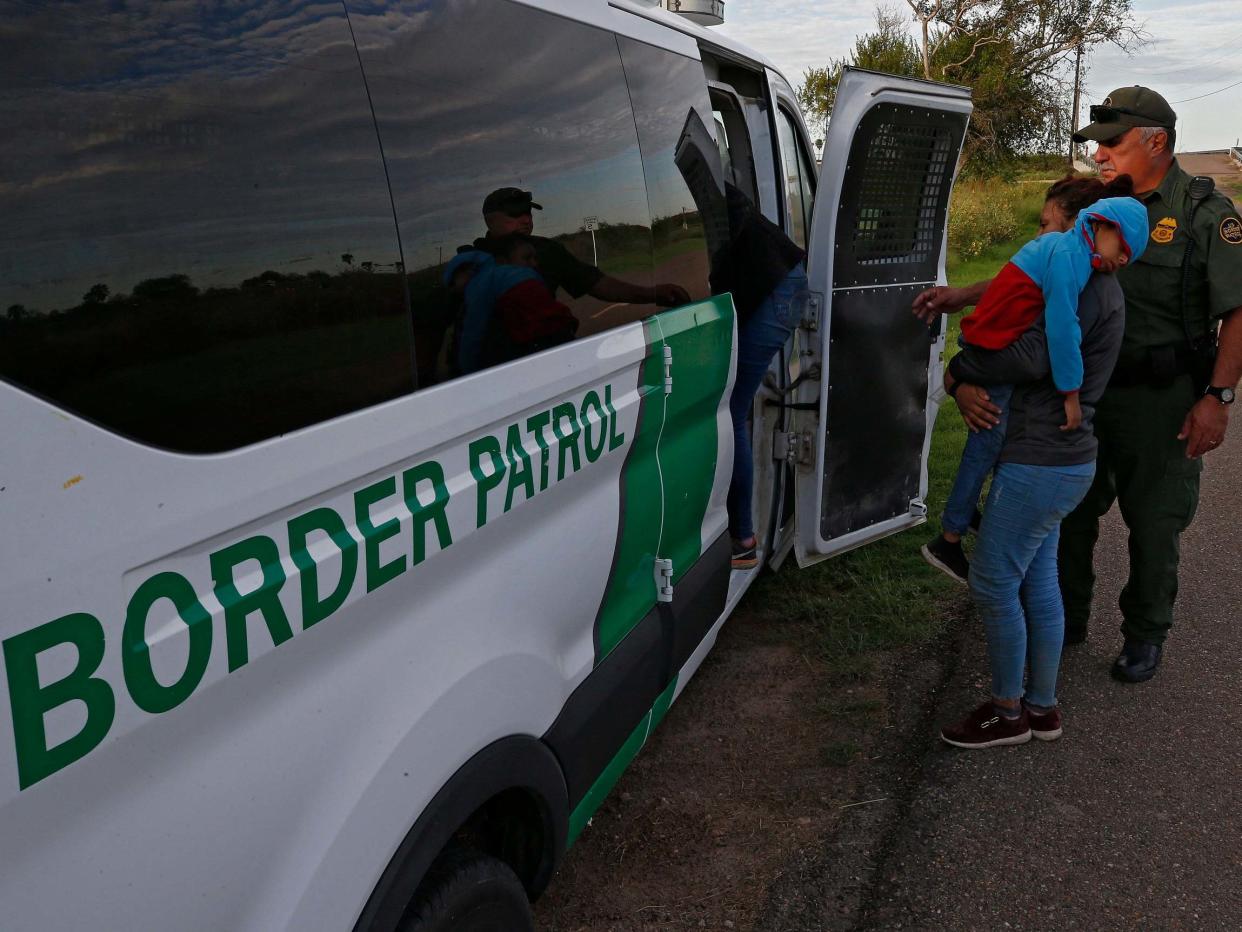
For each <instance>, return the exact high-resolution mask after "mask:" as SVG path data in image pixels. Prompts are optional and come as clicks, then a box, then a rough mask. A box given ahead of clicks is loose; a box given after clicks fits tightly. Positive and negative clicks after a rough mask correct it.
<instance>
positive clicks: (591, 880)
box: [536, 612, 955, 932]
mask: <svg viewBox="0 0 1242 932" xmlns="http://www.w3.org/2000/svg"><path fill="white" fill-rule="evenodd" d="M797 643H798V638H797V637H796V636H795V634H794V633H792V632H789V631H781V630H780V629H774V628H770V627H768V626H767V625H766V624H764V623H761V622H759V621H757V620H756V619H755V618H753V617H752V616H750V615H749V614H748V613H745V612H743V613H740V614H738V615H737V616H735V617H734V618H733V619H732V620H731V621H730V622H729V623H728V624H727V625H726V626H725V628H724V629H723V631H722V632H721V635H720V639H719V641H718V642H717V645H716V648H715V650H714V651H713V652H712V654H711V655H710V656H709V657H708V659H707V661H706V662H705V663H704V664H703V667H702V668H701V669H700V670H699V672H698V674H697V676H696V677H695V679H694V680H693V681H692V682H691V683H690V684H689V685H688V686H687V687H686V690H685V692H684V693H683V695H682V696H681V698H680V699H679V700H678V702H677V704H676V705H675V706H674V707H673V709H672V710H671V711H670V713H669V715H668V717H667V718H666V719H665V721H664V723H663V724H662V725H661V727H660V729H659V730H658V731H657V732H656V734H654V735H653V736H652V739H651V741H650V742H649V743H648V745H647V747H646V748H644V750H643V751H642V753H641V754H640V755H639V757H638V758H637V760H635V762H634V763H633V765H632V766H631V767H630V769H629V771H627V773H626V774H625V775H624V777H623V778H622V779H621V781H620V783H619V784H618V785H617V787H616V788H615V789H614V791H613V793H612V795H611V796H610V797H609V798H608V800H607V801H606V802H605V803H604V805H603V807H602V808H601V809H600V811H599V812H598V813H597V814H596V815H595V817H594V819H593V820H592V824H591V825H590V826H589V827H588V828H587V830H586V831H585V832H584V833H583V835H582V837H581V838H580V839H579V841H578V843H577V844H576V845H575V846H574V848H573V849H572V850H571V851H570V852H569V854H568V856H567V857H566V860H565V862H564V863H563V865H562V867H561V869H560V872H559V873H558V874H557V876H556V878H555V879H554V880H553V882H552V886H551V887H550V889H549V890H548V892H547V893H546V894H545V895H544V897H543V898H542V899H541V900H540V902H539V903H538V904H537V907H536V922H537V925H538V928H539V929H541V930H543V932H579V930H599V932H604V930H608V932H612V930H617V932H642V930H655V929H703V928H706V929H714V930H720V929H738V930H751V929H753V930H763V929H779V930H782V932H786V930H793V929H803V928H805V929H850V928H854V927H855V925H856V923H857V921H858V918H859V916H860V915H862V914H863V913H865V911H866V906H867V902H868V899H869V889H870V888H869V882H868V881H869V877H870V876H871V873H872V872H873V871H874V870H875V869H876V868H877V866H878V865H879V864H880V863H881V862H882V861H883V859H884V857H885V852H884V848H883V839H884V837H885V836H886V834H887V827H888V826H889V825H890V824H892V822H893V820H894V819H896V818H897V817H898V816H899V814H900V813H901V811H902V807H903V805H904V802H903V781H912V780H913V778H914V777H915V776H917V773H912V772H911V770H912V768H914V770H915V771H917V766H918V765H917V761H918V760H920V759H921V758H922V749H923V748H924V747H925V745H926V738H925V735H927V734H930V733H931V731H930V729H929V728H928V727H926V723H925V722H924V721H923V719H924V716H923V712H922V709H923V704H924V702H925V700H926V699H927V698H928V697H930V696H931V695H932V694H934V691H935V689H936V688H937V686H938V685H939V684H940V683H942V682H943V681H944V680H945V678H946V676H947V672H946V670H945V669H944V668H943V664H944V661H943V660H937V659H935V658H937V657H939V658H947V657H951V656H954V655H955V654H954V652H952V651H947V650H945V649H944V645H934V644H933V645H927V646H925V647H924V648H922V649H920V650H919V651H914V652H909V653H906V654H901V655H893V656H889V657H884V658H882V662H881V663H880V664H879V669H880V670H881V671H882V672H879V673H877V674H875V675H872V676H869V677H865V678H863V679H858V678H857V677H850V678H838V679H833V678H830V677H829V676H828V675H827V673H826V671H825V669H824V668H823V667H822V666H819V665H817V664H816V663H814V662H812V661H811V660H810V659H808V657H807V656H806V655H805V654H804V653H802V652H801V651H800V650H799V649H798V647H797V646H796V645H797Z"/></svg>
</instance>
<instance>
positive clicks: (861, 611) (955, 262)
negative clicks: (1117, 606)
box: [747, 188, 1042, 757]
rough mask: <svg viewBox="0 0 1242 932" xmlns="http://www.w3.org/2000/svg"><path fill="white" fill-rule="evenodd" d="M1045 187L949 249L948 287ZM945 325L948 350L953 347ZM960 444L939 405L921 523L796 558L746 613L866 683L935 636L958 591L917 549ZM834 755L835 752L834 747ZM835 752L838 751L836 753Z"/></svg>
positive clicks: (974, 267) (1036, 203)
mask: <svg viewBox="0 0 1242 932" xmlns="http://www.w3.org/2000/svg"><path fill="white" fill-rule="evenodd" d="M1041 195H1042V189H1041V188H1033V196H1032V197H1031V198H1023V200H1022V203H1021V204H1020V205H1019V216H1018V220H1019V227H1020V228H1021V229H1022V231H1023V232H1022V233H1020V234H1019V235H1018V236H1016V237H1014V238H1013V239H1010V240H1008V241H1006V242H1002V243H996V244H993V245H992V246H989V247H988V248H987V249H985V250H984V252H983V253H982V254H981V255H980V256H978V257H977V258H974V259H971V260H969V261H964V260H961V259H959V258H958V257H957V256H956V255H955V254H953V253H950V256H949V260H948V277H949V283H950V284H952V285H959V286H960V285H966V284H970V283H972V282H976V281H981V280H984V279H987V278H991V277H992V276H993V275H995V274H996V273H997V272H998V271H999V270H1000V268H1001V267H1002V266H1003V265H1004V263H1005V262H1006V261H1008V259H1009V257H1010V256H1012V255H1013V253H1014V252H1015V251H1017V249H1018V248H1019V247H1020V246H1021V245H1022V244H1023V243H1024V242H1026V241H1027V240H1028V239H1030V237H1031V236H1032V235H1033V234H1034V230H1035V226H1036V224H1037V222H1038V216H1039V207H1040V200H1041ZM957 332H958V328H957V322H956V319H954V321H953V322H952V323H951V325H950V328H949V335H948V341H947V347H946V352H947V354H948V355H951V354H952V353H953V352H954V351H955V350H956V347H957ZM965 440H966V427H965V425H964V424H963V423H962V419H961V417H960V416H959V415H958V413H957V408H956V407H955V406H954V405H953V404H952V403H951V402H949V403H947V404H945V405H943V406H942V407H941V409H940V413H939V415H938V417H937V420H936V427H935V432H934V433H933V435H932V447H931V455H930V458H929V462H928V482H929V488H928V496H927V506H928V521H927V524H926V525H924V526H922V527H919V528H916V529H913V530H911V531H907V532H905V533H902V534H898V535H895V536H893V537H889V538H886V539H884V540H881V541H877V542H875V543H873V544H869V545H867V546H866V547H862V548H859V549H858V550H854V551H851V552H850V553H846V554H844V555H842V556H839V557H836V558H834V559H831V560H827V561H825V562H823V563H820V564H817V565H815V566H812V567H810V568H808V569H806V570H799V569H798V568H797V567H796V566H795V565H793V560H792V558H791V559H790V560H789V561H788V562H787V563H786V565H785V566H784V567H782V569H781V571H780V572H778V573H769V574H767V575H766V576H764V577H762V578H761V579H760V580H759V581H758V582H757V583H756V585H755V587H754V589H753V590H752V592H751V594H750V595H749V596H748V598H747V606H748V608H749V609H750V611H751V612H753V613H755V614H756V615H758V616H760V617H761V618H762V619H763V620H764V621H766V622H768V623H770V624H772V625H773V626H774V628H775V629H776V630H777V631H779V632H781V634H782V636H788V637H791V638H792V639H794V640H796V641H799V642H801V646H802V649H803V650H804V651H806V652H808V653H813V654H815V655H816V656H818V657H819V658H821V659H822V660H823V661H824V662H825V664H826V666H827V668H828V670H829V672H830V674H831V675H832V676H834V677H840V678H847V679H865V678H866V677H868V676H869V675H870V674H872V673H873V672H875V668H876V663H877V660H878V654H879V652H882V651H886V650H892V649H895V648H900V647H907V646H910V645H914V644H919V643H922V642H925V641H927V640H929V639H930V638H932V637H935V636H936V634H937V633H939V632H940V631H941V630H943V628H944V626H945V625H946V624H947V623H948V622H949V620H950V619H951V618H952V617H953V616H954V614H955V613H956V612H958V611H959V610H960V608H959V607H960V605H961V603H962V600H963V598H964V594H965V593H964V590H963V589H962V588H961V587H960V586H958V585H957V584H955V583H953V582H951V581H950V580H948V579H947V578H946V577H945V576H944V575H942V574H941V573H939V572H937V571H936V570H934V569H932V568H931V567H929V566H928V565H927V564H926V563H925V562H924V561H923V558H922V556H921V555H920V554H919V547H920V546H921V545H922V544H923V543H925V541H926V540H927V539H929V538H930V537H931V536H932V535H933V534H935V533H936V532H937V531H938V530H939V528H940V522H939V514H940V510H941V508H943V506H944V501H945V497H946V496H947V494H948V491H949V487H950V486H951V484H952V481H953V475H954V473H955V471H956V469H957V463H958V459H959V457H960V455H961V450H962V444H963V443H964V442H965ZM834 753H835V752H834ZM839 756H841V757H844V756H845V754H844V753H843V752H842V753H840V754H839Z"/></svg>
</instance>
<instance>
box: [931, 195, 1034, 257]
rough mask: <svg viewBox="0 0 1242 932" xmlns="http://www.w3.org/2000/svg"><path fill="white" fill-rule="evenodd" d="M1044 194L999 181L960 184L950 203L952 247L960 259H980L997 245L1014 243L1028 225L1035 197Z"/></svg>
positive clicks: (950, 240) (950, 241)
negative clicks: (1008, 241) (990, 248)
mask: <svg viewBox="0 0 1242 932" xmlns="http://www.w3.org/2000/svg"><path fill="white" fill-rule="evenodd" d="M1042 193H1043V192H1042V190H1036V189H1034V188H1032V186H1030V185H1025V186H1024V185H1017V184H1005V183H1003V182H998V181H989V182H984V181H973V182H971V181H968V182H963V183H959V184H958V185H957V186H956V187H955V188H954V189H953V198H952V200H951V201H950V202H949V247H950V248H951V249H953V250H955V251H956V252H957V255H958V257H959V258H960V259H977V258H978V257H979V256H980V255H982V254H983V251H984V250H985V249H987V248H988V247H989V246H991V245H992V244H993V243H1003V242H1004V241H1006V240H1010V239H1013V238H1014V237H1015V236H1017V235H1018V234H1019V233H1021V232H1023V228H1024V227H1025V226H1026V225H1027V222H1028V218H1027V215H1028V214H1029V212H1030V201H1031V199H1032V197H1035V198H1039V197H1040V196H1042ZM1032 232H1033V231H1032Z"/></svg>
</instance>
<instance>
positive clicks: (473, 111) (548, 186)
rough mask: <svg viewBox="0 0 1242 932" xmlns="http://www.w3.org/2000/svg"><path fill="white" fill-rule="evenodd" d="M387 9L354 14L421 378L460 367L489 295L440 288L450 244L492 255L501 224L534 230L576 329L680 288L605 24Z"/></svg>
mask: <svg viewBox="0 0 1242 932" xmlns="http://www.w3.org/2000/svg"><path fill="white" fill-rule="evenodd" d="M391 6H392V4H391V3H389V2H379V0H359V2H357V3H351V4H350V14H351V18H352V22H353V25H354V29H355V34H356V36H357V41H358V46H359V50H360V53H361V56H362V61H363V66H364V68H365V70H366V74H367V79H368V82H369V83H370V87H371V92H372V96H373V100H374V103H375V113H376V119H377V121H378V124H379V131H380V136H381V139H382V141H383V145H384V152H385V156H386V159H387V163H388V169H389V173H390V177H391V179H392V187H393V197H394V201H395V203H396V210H397V215H398V224H399V228H400V231H401V240H402V247H403V250H404V253H405V257H406V263H407V266H408V269H409V276H408V278H409V286H410V298H411V305H412V311H413V319H414V327H415V333H416V338H415V343H416V345H417V347H418V361H419V373H420V383H423V384H426V383H429V382H432V381H438V380H443V379H445V378H450V377H452V376H454V375H457V374H460V373H461V372H462V371H463V370H462V368H461V365H460V363H461V361H462V359H461V354H460V349H461V337H462V336H463V335H464V330H463V327H464V325H465V320H466V317H467V315H468V314H469V315H470V316H471V319H472V321H473V322H476V323H477V315H478V314H479V313H480V308H482V307H483V303H485V299H481V298H477V293H478V292H481V291H482V289H481V288H476V289H475V291H476V299H477V300H476V305H475V307H474V311H473V312H471V310H470V308H469V307H467V306H466V305H467V304H468V303H469V302H468V301H465V300H464V299H465V298H466V297H467V296H466V295H465V294H464V293H463V294H455V293H454V292H453V291H452V289H451V288H448V287H446V285H445V281H444V271H445V267H446V264H447V263H448V262H449V261H450V260H452V258H453V256H454V255H455V254H457V252H458V251H459V249H461V250H463V251H465V252H471V251H476V252H483V253H488V254H491V255H493V257H494V256H495V253H496V243H497V242H498V241H500V240H503V238H504V237H506V236H508V235H510V234H513V233H518V234H521V235H523V236H526V237H529V238H530V241H531V243H532V244H533V247H534V251H535V259H536V261H535V267H534V269H533V271H535V273H536V274H537V275H538V277H539V278H540V279H542V281H543V284H544V285H546V286H547V288H548V290H549V291H550V292H551V293H552V297H553V298H554V299H555V300H556V301H557V302H560V303H561V304H563V305H564V306H565V307H567V308H568V309H569V311H570V312H571V313H572V315H573V317H574V318H575V319H576V320H577V322H578V328H577V335H578V336H585V335H587V334H591V333H596V332H598V331H600V330H605V329H608V328H610V327H615V326H618V325H620V324H623V323H628V322H630V321H634V320H639V319H641V318H643V317H647V316H649V315H651V314H653V313H655V312H656V310H657V309H658V307H659V306H662V305H677V304H683V303H685V302H687V301H688V300H689V294H688V292H687V291H686V289H685V288H684V287H683V286H682V285H680V284H679V283H678V280H676V279H671V278H669V279H665V278H654V277H653V274H652V229H651V223H652V221H651V215H650V213H649V211H648V205H647V191H646V185H645V183H644V178H643V162H642V158H641V155H640V150H639V140H638V135H637V132H636V130H635V126H634V116H633V111H632V110H631V107H630V99H629V95H628V93H627V90H626V83H625V74H624V72H623V71H622V67H621V59H620V55H619V54H618V50H617V41H616V38H615V37H614V36H612V35H611V34H609V33H606V32H604V31H602V30H598V29H594V28H592V27H589V26H585V25H583V24H581V23H576V22H572V21H570V20H567V19H563V18H561V17H558V16H554V15H552V14H549V13H544V12H540V11H538V10H534V9H531V8H530V7H527V6H523V5H521V4H517V3H512V2H508V0H451V2H450V0H430V2H424V3H420V4H419V12H418V15H417V16H402V17H396V18H393V17H390V16H389V15H388V13H389V10H390V8H391ZM701 80H702V78H701V76H700V81H701ZM414 89H417V92H414ZM684 116H685V115H684V114H683V115H682V117H683V119H684ZM491 310H492V311H494V308H492V309H491ZM500 326H501V322H500V319H499V315H497V314H495V313H490V315H489V316H488V319H487V327H488V328H489V329H488V331H487V333H485V334H484V337H485V339H484V342H485V343H487V344H488V345H492V346H495V345H498V344H499V343H502V342H503V339H502V337H503V335H502V334H497V333H496V332H495V331H496V328H498V327H500ZM471 339H472V340H473V337H472V338H471ZM473 345H474V344H473V343H470V344H469V345H468V350H469V349H471V347H472V346H473ZM485 358H494V357H479V359H480V360H482V359H485Z"/></svg>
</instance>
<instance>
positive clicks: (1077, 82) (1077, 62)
mask: <svg viewBox="0 0 1242 932" xmlns="http://www.w3.org/2000/svg"><path fill="white" fill-rule="evenodd" d="M1081 90H1082V40H1081V39H1080V40H1079V42H1078V52H1077V54H1076V55H1075V56H1074V109H1073V110H1071V111H1070V127H1069V129H1070V144H1069V163H1070V171H1073V170H1074V130H1075V129H1076V126H1075V124H1076V123H1077V122H1078V108H1079V101H1078V95H1079V93H1080V92H1081Z"/></svg>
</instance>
